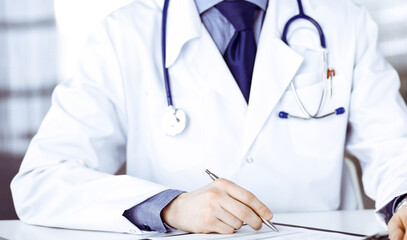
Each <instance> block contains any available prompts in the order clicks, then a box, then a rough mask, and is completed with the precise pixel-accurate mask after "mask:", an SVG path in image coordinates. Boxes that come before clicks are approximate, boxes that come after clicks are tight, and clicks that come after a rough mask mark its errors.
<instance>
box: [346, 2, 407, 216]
mask: <svg viewBox="0 0 407 240" xmlns="http://www.w3.org/2000/svg"><path fill="white" fill-rule="evenodd" d="M377 35H378V29H377V26H376V24H375V23H374V22H373V20H372V19H371V18H370V16H369V14H368V13H367V11H366V10H365V9H361V12H360V14H358V21H357V28H356V39H355V41H356V42H357V43H356V54H355V65H354V75H353V87H352V94H351V102H350V115H349V116H350V118H349V123H350V124H349V129H348V130H349V132H348V133H349V134H348V141H347V150H348V151H349V152H350V153H351V154H353V155H355V156H356V157H357V158H358V159H359V160H360V162H361V165H362V170H363V178H362V180H363V185H364V189H365V192H366V193H367V195H368V196H370V197H371V198H372V199H374V200H375V201H376V210H377V213H379V215H381V214H380V213H381V212H383V211H384V210H385V209H384V208H385V206H386V205H387V204H388V203H389V202H391V201H392V200H393V199H394V198H395V197H397V196H400V195H403V194H405V193H406V192H407V109H406V105H405V102H404V100H403V99H402V97H401V95H400V93H399V87H400V80H399V77H398V74H397V72H396V71H395V70H394V69H393V67H392V66H390V64H389V63H388V62H387V61H386V60H385V58H384V57H383V56H382V54H381V53H380V50H379V46H378V42H377ZM381 217H384V216H383V215H381Z"/></svg>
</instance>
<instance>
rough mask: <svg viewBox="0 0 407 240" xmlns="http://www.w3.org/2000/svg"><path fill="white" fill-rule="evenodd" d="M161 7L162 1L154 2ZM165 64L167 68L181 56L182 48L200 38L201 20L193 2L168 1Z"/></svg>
mask: <svg viewBox="0 0 407 240" xmlns="http://www.w3.org/2000/svg"><path fill="white" fill-rule="evenodd" d="M156 1H158V2H160V3H159V4H160V5H161V6H163V4H164V1H163V0H156ZM166 25H167V34H166V35H167V41H166V62H165V66H166V67H167V68H169V67H170V66H171V65H172V64H173V63H174V62H175V61H176V60H177V58H178V57H179V56H180V55H181V51H182V48H183V46H184V45H185V44H186V43H187V42H188V41H190V40H192V39H194V38H197V37H199V36H201V34H202V33H201V32H202V29H201V19H200V17H199V13H198V10H197V8H196V5H195V2H194V0H176V1H170V3H169V6H168V14H167V24H166Z"/></svg>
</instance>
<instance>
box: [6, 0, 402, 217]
mask: <svg viewBox="0 0 407 240" xmlns="http://www.w3.org/2000/svg"><path fill="white" fill-rule="evenodd" d="M131 1H132V0H0V220H2V219H16V218H17V216H16V214H15V211H14V208H13V205H12V199H11V194H10V188H9V184H10V181H11V179H12V177H13V176H14V175H15V174H16V173H17V171H18V168H19V166H20V164H21V160H22V158H23V156H24V153H25V151H26V149H27V146H28V144H29V142H30V139H31V138H32V136H33V135H34V134H35V132H36V131H37V129H38V127H39V125H40V123H41V120H42V118H43V117H44V115H45V114H46V112H47V110H48V108H49V106H50V99H51V93H52V90H53V88H54V87H55V85H56V84H58V83H59V82H62V81H65V80H67V79H69V78H70V77H71V74H72V71H73V69H74V66H75V63H76V60H77V58H78V55H79V53H80V52H81V50H82V47H83V44H84V42H85V40H86V37H87V34H88V32H89V31H90V30H91V29H92V28H93V27H94V26H95V24H97V23H98V22H100V21H101V20H102V19H103V18H104V17H105V16H106V15H107V14H109V13H110V12H111V11H113V10H115V9H117V8H119V7H121V6H123V5H125V4H127V3H129V2H131ZM355 1H356V2H358V3H360V4H362V5H364V6H366V7H367V8H368V9H369V10H370V13H371V14H372V16H373V18H374V19H375V20H376V21H377V22H378V24H379V29H380V37H379V40H380V46H381V48H382V51H383V52H384V54H385V56H386V57H387V58H388V60H389V61H390V62H391V63H392V64H393V66H394V67H395V68H396V69H397V70H398V72H399V74H400V77H401V79H402V87H401V92H402V94H403V97H404V99H407V1H405V0H387V1H381V0H355ZM365 203H366V206H367V207H373V203H372V202H371V201H369V199H367V198H366V202H365Z"/></svg>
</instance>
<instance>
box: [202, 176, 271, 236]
mask: <svg viewBox="0 0 407 240" xmlns="http://www.w3.org/2000/svg"><path fill="white" fill-rule="evenodd" d="M205 172H206V173H207V174H208V175H209V177H210V178H211V179H212V180H213V181H216V180H218V179H219V177H218V176H216V175H215V174H214V173H212V172H211V171H209V170H208V169H206V170H205ZM259 218H261V221H262V222H263V223H264V224H265V225H266V226H267V227H269V228H271V229H272V230H274V231H276V232H278V229H277V228H276V226H274V224H272V223H271V222H269V221H267V220H266V219H264V218H263V217H261V216H259Z"/></svg>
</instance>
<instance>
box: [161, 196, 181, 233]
mask: <svg viewBox="0 0 407 240" xmlns="http://www.w3.org/2000/svg"><path fill="white" fill-rule="evenodd" d="M184 194H185V193H181V194H180V195H178V196H177V197H176V198H174V199H173V200H172V201H171V202H170V203H169V204H168V205H167V206H166V207H164V208H163V210H162V211H161V219H162V220H163V221H164V222H165V223H166V224H167V225H169V226H170V227H172V228H176V226H174V224H173V223H175V222H176V221H177V220H176V219H177V216H178V213H179V211H178V209H179V207H178V206H182V204H179V203H180V201H181V200H182V197H183V195H184Z"/></svg>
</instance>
